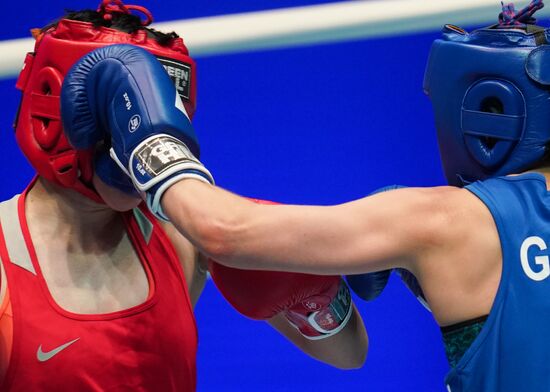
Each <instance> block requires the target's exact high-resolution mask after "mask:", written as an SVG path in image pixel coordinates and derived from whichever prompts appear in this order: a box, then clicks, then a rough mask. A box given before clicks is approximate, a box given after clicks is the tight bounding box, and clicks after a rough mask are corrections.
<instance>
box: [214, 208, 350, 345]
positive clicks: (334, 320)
mask: <svg viewBox="0 0 550 392" xmlns="http://www.w3.org/2000/svg"><path fill="white" fill-rule="evenodd" d="M253 201H255V202H257V203H261V204H274V203H270V202H264V201H260V200H253ZM208 268H209V271H210V275H211V276H212V280H213V281H214V283H215V284H216V286H217V287H218V290H219V291H220V292H221V293H222V295H223V296H224V297H225V299H226V300H227V301H228V302H229V303H230V304H231V305H232V306H233V307H234V308H235V309H236V310H237V311H238V312H239V313H241V314H243V315H244V316H247V317H250V318H252V319H255V320H267V319H270V318H272V317H274V316H275V315H277V314H279V313H283V314H284V315H285V317H286V318H287V320H289V321H290V323H291V324H292V325H294V326H295V327H296V328H297V329H298V330H299V331H300V332H301V333H302V335H304V336H305V337H306V338H308V339H313V340H315V339H323V338H327V337H330V336H333V335H335V334H337V333H338V332H340V331H341V330H342V329H343V328H344V327H345V325H346V324H347V322H348V321H349V319H350V316H351V314H352V310H353V307H352V302H351V296H350V292H349V289H348V287H347V286H346V284H345V283H344V281H343V280H342V278H341V277H340V276H317V275H309V274H299V273H291V272H274V271H253V270H241V269H236V268H230V267H226V266H224V265H221V264H218V263H216V262H215V261H212V260H209V265H208Z"/></svg>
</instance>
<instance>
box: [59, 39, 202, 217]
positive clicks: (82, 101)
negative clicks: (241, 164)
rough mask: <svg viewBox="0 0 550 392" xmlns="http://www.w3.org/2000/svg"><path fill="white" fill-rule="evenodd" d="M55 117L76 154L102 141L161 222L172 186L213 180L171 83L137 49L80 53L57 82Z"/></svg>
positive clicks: (146, 54) (111, 48)
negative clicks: (188, 180) (187, 180)
mask: <svg viewBox="0 0 550 392" xmlns="http://www.w3.org/2000/svg"><path fill="white" fill-rule="evenodd" d="M61 115H62V120H63V128H64V130H65V133H66V135H67V137H68V139H69V141H70V143H71V144H72V145H73V146H74V147H75V148H76V149H81V150H82V149H90V148H94V147H95V146H96V145H98V143H100V142H104V141H105V140H106V139H107V143H105V144H108V145H111V146H112V148H111V157H112V158H113V159H114V160H115V161H116V162H117V163H118V165H119V166H120V167H121V168H122V169H123V170H124V172H125V173H126V174H127V175H129V176H130V178H131V179H132V182H133V183H134V185H135V187H136V188H137V189H138V190H139V191H143V192H146V194H147V204H148V206H149V208H150V209H151V211H152V212H153V213H154V214H155V215H156V216H157V217H159V218H161V219H165V220H166V216H165V215H164V213H163V212H162V208H161V206H160V200H161V197H162V194H163V193H164V191H165V190H166V189H167V188H168V187H169V186H170V185H171V184H173V183H175V182H177V181H179V180H180V179H182V178H196V179H199V180H201V181H204V182H208V183H213V178H212V176H211V174H210V172H209V171H208V170H207V169H206V168H205V167H204V166H203V165H202V164H201V163H200V162H199V160H198V159H197V158H196V156H198V155H199V145H198V141H197V138H196V136H195V131H194V129H193V126H192V125H191V122H190V120H189V117H188V115H187V113H186V112H185V108H184V106H183V103H182V102H181V99H180V97H179V95H178V94H177V91H176V89H175V87H174V84H173V83H172V81H171V79H170V77H169V76H168V74H167V73H166V71H165V70H164V67H163V66H162V64H160V62H159V61H158V60H157V59H156V58H155V57H154V56H153V55H152V54H150V53H149V52H147V51H146V50H144V49H141V48H138V47H135V46H131V45H111V46H106V47H102V48H99V49H96V50H94V51H92V52H90V53H88V54H86V55H85V56H83V57H82V58H81V59H80V60H79V61H78V62H77V63H76V64H75V65H74V66H73V67H72V68H71V70H70V71H69V72H68V73H67V75H66V77H65V80H64V81H63V86H62V90H61ZM102 179H104V180H105V178H102ZM105 182H107V183H109V184H113V183H114V185H115V186H116V183H117V182H118V181H113V182H111V181H109V180H108V179H107V181H105ZM119 189H120V190H122V191H124V190H125V189H122V187H121V188H119Z"/></svg>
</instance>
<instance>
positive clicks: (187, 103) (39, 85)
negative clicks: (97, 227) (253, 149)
mask: <svg viewBox="0 0 550 392" xmlns="http://www.w3.org/2000/svg"><path fill="white" fill-rule="evenodd" d="M131 10H136V11H140V12H142V13H144V14H145V16H146V20H145V21H142V25H143V26H146V25H148V24H150V23H151V22H152V17H151V14H150V13H149V11H148V10H147V9H145V8H143V7H139V6H132V5H124V4H123V3H122V2H121V1H120V0H111V1H109V0H104V1H102V3H101V5H100V7H99V9H98V12H100V13H102V14H103V17H104V19H106V20H110V19H112V17H113V14H114V13H126V14H129V13H130V11H131ZM119 43H125V44H131V45H136V46H139V47H142V48H144V49H146V50H148V51H149V52H151V53H152V54H154V55H155V56H156V57H157V58H158V60H159V61H160V62H161V63H162V64H163V65H164V67H165V69H166V71H167V72H168V74H169V75H170V77H171V78H172V80H173V81H174V83H175V85H176V89H177V90H178V92H179V95H180V97H181V98H182V101H183V104H184V107H185V109H186V111H187V114H188V115H189V117H190V118H192V116H193V114H194V112H195V105H196V75H195V62H194V61H193V60H192V59H191V58H190V57H189V52H188V50H187V48H186V47H185V45H184V43H183V40H182V39H181V38H174V39H171V40H170V41H169V42H168V43H167V44H166V45H161V44H159V43H158V42H157V41H156V40H155V39H154V38H151V37H150V36H148V33H147V31H146V30H143V29H140V30H137V31H136V32H134V33H126V32H122V31H119V30H115V29H112V28H107V27H94V26H93V25H92V23H89V22H81V21H75V20H69V19H61V20H60V21H59V23H58V24H57V26H56V27H53V28H51V29H49V30H47V31H45V32H44V33H43V34H40V35H38V36H37V39H36V43H35V47H34V52H33V53H29V54H27V57H26V58H25V64H24V66H23V70H22V71H21V73H20V75H19V79H18V80H17V85H16V87H17V88H18V89H19V90H21V91H22V92H23V98H22V100H21V105H20V108H19V113H18V115H17V119H16V122H15V124H14V126H15V135H16V139H17V142H18V144H19V146H20V148H21V150H22V151H23V153H24V154H25V156H26V157H27V159H28V160H29V162H30V163H31V165H32V166H33V167H34V168H35V169H36V171H37V172H38V174H39V175H41V176H42V177H44V178H46V179H47V180H49V181H52V182H54V183H56V184H58V185H61V186H63V187H66V188H72V189H74V190H76V191H78V192H80V193H81V194H83V195H85V196H87V197H89V198H91V199H93V200H95V201H98V202H102V200H101V198H100V197H99V195H98V194H97V193H96V191H95V190H94V189H93V186H92V185H91V184H92V178H93V151H76V150H75V149H74V148H72V146H71V145H70V144H69V142H68V141H67V139H66V137H65V135H64V133H63V129H62V126H61V119H60V109H59V94H60V92H61V85H62V83H63V79H64V77H65V74H66V73H67V71H68V70H69V69H70V68H71V66H72V65H73V64H74V63H75V62H76V61H77V60H78V59H80V58H81V57H82V56H83V55H85V54H86V53H88V52H90V51H92V50H94V49H97V48H99V47H102V46H106V45H113V44H119Z"/></svg>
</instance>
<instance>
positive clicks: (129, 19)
mask: <svg viewBox="0 0 550 392" xmlns="http://www.w3.org/2000/svg"><path fill="white" fill-rule="evenodd" d="M110 15H111V16H112V17H111V18H105V17H104V16H105V14H104V13H103V12H98V11H94V10H81V11H72V10H66V11H65V15H63V16H62V17H61V18H59V19H57V20H55V21H54V22H52V23H49V24H48V25H46V26H44V27H43V28H41V29H40V31H41V32H42V33H44V32H45V31H47V30H49V29H51V28H55V27H57V24H58V23H59V21H60V20H61V19H70V20H78V21H81V22H90V23H92V24H93V25H94V27H109V28H112V29H115V30H120V31H123V32H125V33H129V34H132V33H134V32H136V31H138V30H145V31H146V32H147V36H149V37H150V38H153V39H155V40H156V41H157V42H158V43H159V44H160V45H163V46H166V45H168V44H169V42H170V41H172V40H173V39H175V38H178V37H179V36H178V35H177V34H176V33H175V32H173V31H172V32H170V33H162V32H160V31H157V30H155V29H152V28H150V27H146V26H143V25H142V20H141V18H140V17H139V16H137V15H133V14H126V13H123V12H113V13H111V14H110Z"/></svg>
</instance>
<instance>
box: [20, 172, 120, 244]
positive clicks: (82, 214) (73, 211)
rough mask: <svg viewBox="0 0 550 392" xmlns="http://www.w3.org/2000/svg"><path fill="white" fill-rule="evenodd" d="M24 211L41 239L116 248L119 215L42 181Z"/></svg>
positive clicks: (104, 206)
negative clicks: (50, 238)
mask: <svg viewBox="0 0 550 392" xmlns="http://www.w3.org/2000/svg"><path fill="white" fill-rule="evenodd" d="M26 211H27V217H28V218H29V224H30V225H32V226H34V227H35V228H37V226H40V233H41V237H42V238H46V239H47V238H48V237H50V236H51V237H52V239H57V240H65V241H69V242H71V243H73V245H77V244H81V245H82V246H83V247H86V248H88V247H89V246H90V245H91V244H94V247H95V246H97V247H98V248H110V247H111V246H116V244H118V242H119V241H120V239H121V237H122V236H123V234H124V231H125V229H124V225H123V224H122V222H121V219H120V214H119V213H117V212H115V211H113V210H112V209H110V208H109V207H107V206H106V205H103V204H99V203H96V202H94V201H93V200H91V199H89V198H87V197H85V196H83V195H81V194H80V193H78V192H76V191H73V190H71V189H65V188H62V187H60V186H58V185H55V184H53V183H51V182H49V181H47V180H44V179H42V178H39V179H38V180H37V181H36V183H35V184H34V186H33V187H32V189H31V190H30V191H29V193H28V195H27V199H26ZM36 222H40V224H39V225H37V224H36ZM77 246H78V245H77Z"/></svg>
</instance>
